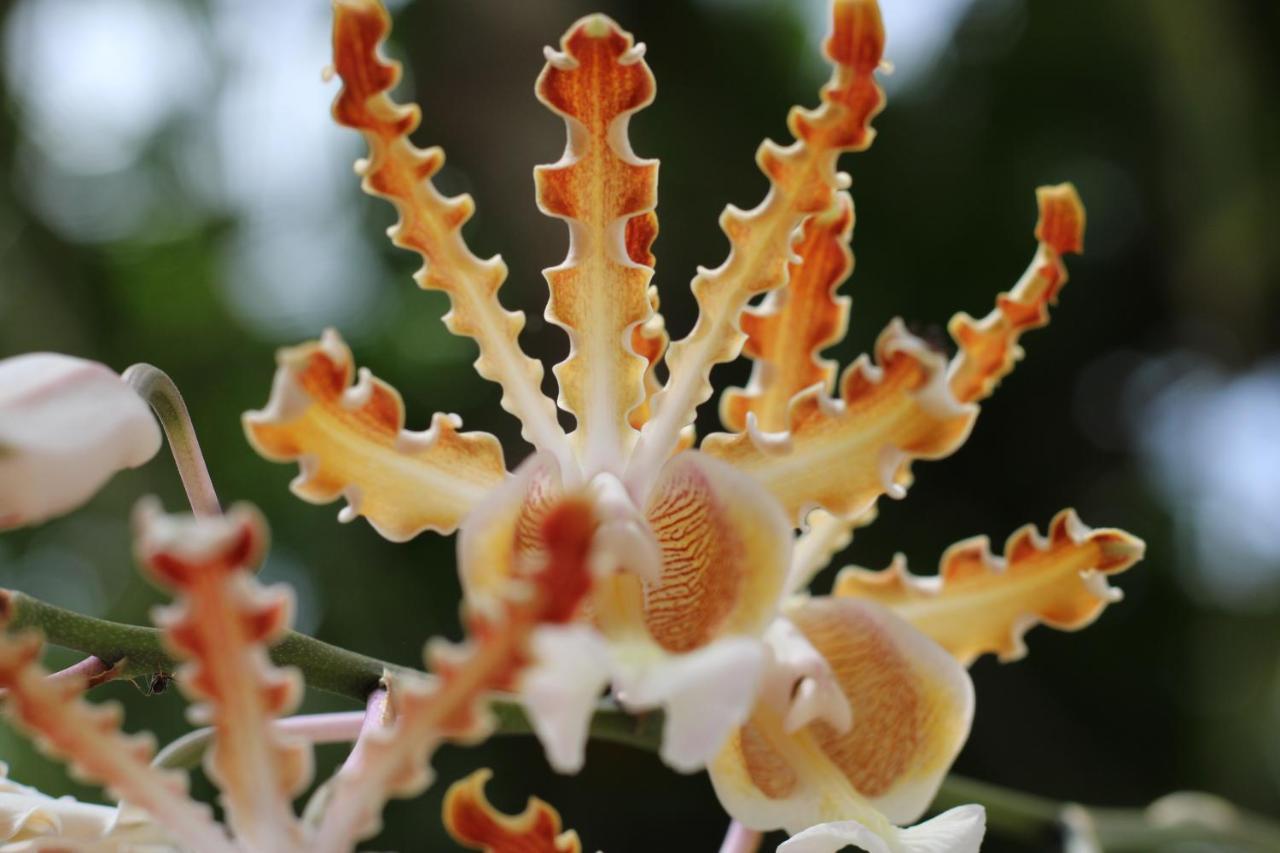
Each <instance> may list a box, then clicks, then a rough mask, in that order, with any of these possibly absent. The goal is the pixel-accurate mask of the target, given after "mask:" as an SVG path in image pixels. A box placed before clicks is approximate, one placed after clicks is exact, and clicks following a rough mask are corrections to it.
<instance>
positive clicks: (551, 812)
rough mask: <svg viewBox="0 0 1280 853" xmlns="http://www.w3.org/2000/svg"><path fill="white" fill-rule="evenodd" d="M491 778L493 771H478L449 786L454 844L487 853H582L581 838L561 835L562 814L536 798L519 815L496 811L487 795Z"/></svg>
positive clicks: (447, 809) (448, 819) (447, 821)
mask: <svg viewBox="0 0 1280 853" xmlns="http://www.w3.org/2000/svg"><path fill="white" fill-rule="evenodd" d="M492 776H493V773H492V771H489V770H477V771H475V772H474V773H472V774H471V775H470V776H467V777H466V778H465V779H460V780H458V781H457V782H454V783H453V784H452V785H450V786H449V791H448V793H447V794H445V796H444V825H445V828H446V829H448V830H449V835H451V836H452V837H453V840H454V841H456V842H458V843H459V844H461V845H463V846H464V847H467V848H469V849H472V850H482V851H485V853H580V851H581V850H582V845H581V844H580V843H579V842H578V834H577V833H576V832H574V831H573V830H569V831H567V832H562V831H561V829H560V814H559V813H558V812H557V811H556V810H555V809H554V808H553V807H551V806H549V805H547V804H546V803H545V802H543V801H542V800H539V799H538V798H537V797H531V798H530V799H529V803H528V805H526V806H525V808H524V811H523V812H521V813H520V814H518V815H514V816H513V815H506V814H503V813H502V812H500V811H498V810H497V809H495V808H494V807H493V804H492V803H490V802H489V798H488V797H486V796H485V793H484V785H485V782H487V781H489V779H490V778H491V777H492Z"/></svg>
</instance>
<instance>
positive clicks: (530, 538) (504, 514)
mask: <svg viewBox="0 0 1280 853" xmlns="http://www.w3.org/2000/svg"><path fill="white" fill-rule="evenodd" d="M563 497H564V485H563V483H562V481H561V477H560V467H559V466H558V465H557V464H556V461H555V459H554V458H553V457H552V456H550V455H548V454H542V453H539V454H534V455H533V456H531V457H529V458H528V459H526V460H525V461H524V462H523V463H521V465H520V467H519V468H517V469H516V471H515V473H514V474H513V475H512V476H510V477H508V478H507V480H506V481H505V482H504V483H502V484H501V485H500V486H498V487H497V488H496V489H494V490H493V491H492V492H490V493H489V494H488V495H486V496H485V498H484V500H483V501H481V502H480V503H479V504H478V505H477V506H476V507H475V509H474V510H473V511H472V512H471V513H470V514H469V515H468V516H467V517H466V518H465V519H464V520H463V522H462V527H461V529H460V530H459V533H458V574H459V577H460V578H461V581H462V591H463V594H464V598H465V600H466V601H468V602H470V603H473V604H474V603H478V602H484V601H492V600H494V599H496V598H499V597H501V596H502V594H503V593H504V591H505V589H506V584H507V583H508V582H509V581H510V580H511V578H512V577H514V576H516V575H517V574H519V573H520V569H521V567H522V566H523V567H528V566H536V565H539V564H540V563H541V562H542V561H543V560H544V559H545V543H544V542H543V541H542V530H543V528H542V523H543V521H544V520H545V518H546V514H547V513H548V512H549V511H550V510H551V509H552V507H553V506H554V505H555V504H556V503H557V502H559V501H560V500H561V498H563Z"/></svg>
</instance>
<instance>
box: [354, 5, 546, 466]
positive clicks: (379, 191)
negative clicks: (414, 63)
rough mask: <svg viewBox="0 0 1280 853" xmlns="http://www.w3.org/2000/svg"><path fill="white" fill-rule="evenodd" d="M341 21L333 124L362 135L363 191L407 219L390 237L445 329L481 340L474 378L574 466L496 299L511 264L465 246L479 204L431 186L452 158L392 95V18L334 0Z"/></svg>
mask: <svg viewBox="0 0 1280 853" xmlns="http://www.w3.org/2000/svg"><path fill="white" fill-rule="evenodd" d="M333 15H334V17H333V65H334V70H335V71H336V72H337V74H338V76H339V77H341V78H342V83H343V88H342V91H341V92H339V94H338V98H337V100H336V101H335V102H334V104H333V116H334V119H336V120H337V122H338V123H339V124H341V125H344V126H346V127H350V128H354V129H355V130H358V131H360V132H361V134H362V135H363V136H364V138H365V141H366V142H367V143H368V145H369V157H368V159H365V160H360V161H358V162H357V163H356V171H357V172H358V173H359V174H360V175H361V176H362V177H363V184H362V185H363V187H364V189H365V191H366V192H368V193H369V194H370V195H376V196H379V197H381V198H385V199H387V200H389V201H390V202H392V204H394V205H395V207H396V210H397V211H398V212H399V214H400V221H399V222H397V223H396V224H395V225H394V226H392V227H391V229H390V231H389V232H388V233H389V234H390V236H391V240H392V242H393V243H395V244H396V245H397V246H400V247H402V248H405V249H409V250H411V251H414V252H417V253H418V254H419V255H421V256H422V260H423V266H422V269H421V270H419V271H418V274H417V281H418V284H419V286H420V287H423V288H427V289H431V290H441V291H444V292H445V293H446V294H448V296H449V299H450V300H451V302H452V305H453V308H452V310H451V311H450V312H449V313H448V314H447V315H446V316H445V325H446V326H448V328H449V331H451V332H453V333H454V334H455V335H465V336H467V337H470V338H473V339H474V340H475V342H476V344H477V345H478V346H479V348H480V357H479V358H478V359H477V360H476V363H475V367H476V371H477V372H478V373H479V374H480V375H481V376H483V377H484V378H486V379H491V380H493V381H494V382H497V383H498V384H499V385H500V386H501V387H502V391H503V395H502V407H503V408H504V409H506V410H507V411H508V412H510V413H511V414H513V415H515V416H516V417H517V418H519V419H520V422H521V424H522V426H523V429H524V431H523V434H524V437H525V438H526V439H527V440H528V441H529V442H530V443H532V444H533V445H534V446H535V447H537V448H539V449H541V450H547V451H549V452H552V453H554V454H555V455H556V457H557V458H558V459H559V460H560V461H561V464H566V465H567V464H568V463H569V461H570V459H571V457H570V455H569V449H568V442H567V441H566V438H565V435H564V431H563V430H562V429H561V428H560V425H559V423H557V421H556V411H555V404H554V403H553V402H552V401H551V400H550V399H548V398H547V397H546V396H545V395H544V394H543V393H542V390H541V383H542V364H541V363H539V362H538V361H537V360H536V359H533V358H530V357H529V356H527V355H525V353H524V352H523V351H521V349H520V344H519V342H518V340H517V339H518V337H519V335H520V330H521V329H522V328H524V314H522V313H521V312H519V311H508V310H506V309H505V308H503V307H502V303H501V302H500V301H499V300H498V289H499V288H500V287H501V286H502V283H503V281H504V280H505V279H506V277H507V267H506V264H504V263H503V262H502V259H501V258H500V257H496V256H495V257H493V258H489V259H488V260H481V259H479V258H477V257H476V256H475V255H474V254H472V252H471V250H470V249H469V248H468V247H467V244H466V241H465V240H463V238H462V226H463V224H465V223H466V221H467V220H468V219H470V218H471V215H472V213H473V212H474V211H475V205H474V203H473V202H472V200H471V197H470V196H467V195H460V196H455V197H453V198H446V197H445V196H443V195H441V194H440V192H439V191H438V190H437V189H436V187H435V185H434V184H433V183H432V182H431V178H432V176H433V175H435V174H436V172H438V171H440V167H441V166H443V165H444V152H443V151H442V150H441V149H439V148H428V149H426V150H423V149H420V148H417V147H416V146H414V144H413V143H412V142H410V141H409V135H410V134H411V133H412V132H413V131H414V130H415V129H416V128H417V127H418V123H419V121H420V120H421V111H420V110H419V109H418V108H417V107H416V106H402V105H400V104H397V103H396V102H395V101H393V100H392V99H391V97H390V96H389V95H388V92H390V91H391V89H393V88H394V87H395V85H396V83H397V81H399V79H400V65H399V63H395V62H387V61H384V60H383V59H382V58H381V57H380V56H379V50H378V47H379V45H380V44H381V43H382V41H383V40H384V39H385V38H386V37H387V33H388V32H390V30H391V18H390V16H389V15H388V14H387V10H386V9H385V8H383V6H382V4H381V3H380V2H377V0H335V2H334V4H333Z"/></svg>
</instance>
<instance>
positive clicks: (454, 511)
mask: <svg viewBox="0 0 1280 853" xmlns="http://www.w3.org/2000/svg"><path fill="white" fill-rule="evenodd" d="M277 360H278V361H279V363H280V366H279V368H278V369H277V370H276V377H275V382H274V384H273V386H272V389H271V399H270V400H269V401H268V402H267V405H266V407H265V408H264V409H262V410H261V411H256V412H248V413H246V414H245V416H244V419H243V420H244V429H245V434H246V435H247V436H248V438H249V441H250V443H251V444H252V445H253V446H254V448H255V449H256V450H257V451H258V452H259V453H261V454H262V455H263V456H265V457H266V458H268V459H271V460H273V461H276V462H289V461H297V462H298V463H299V466H300V468H301V473H300V474H299V476H298V478H297V479H295V480H294V481H293V484H292V489H293V491H294V493H295V494H296V495H298V496H299V497H301V498H302V499H303V500H307V501H311V502H312V503H328V502H329V501H332V500H336V499H337V498H338V497H340V496H343V497H346V499H347V508H346V509H344V510H343V511H342V514H341V515H340V516H339V518H341V519H342V520H344V521H349V520H351V519H353V518H355V517H356V516H358V515H363V516H365V517H366V518H368V519H369V523H370V524H372V525H373V527H374V529H376V530H377V531H378V532H379V533H381V534H382V535H383V536H385V537H386V538H388V539H391V540H393V541H396V542H401V541H404V540H406V539H410V538H412V537H414V536H416V535H417V534H419V533H421V532H422V531H423V530H436V531H439V532H441V533H451V532H452V531H453V530H455V529H456V528H457V526H458V523H459V522H460V521H461V520H462V518H463V517H464V516H465V515H466V514H467V512H468V511H470V509H471V508H472V507H473V506H475V505H476V504H477V503H479V502H480V500H481V499H482V498H483V497H484V496H485V495H486V494H488V493H489V492H490V491H491V490H492V489H494V488H496V487H497V486H498V485H499V484H500V483H501V482H502V480H503V477H504V476H505V469H504V467H503V462H502V447H501V446H500V445H499V444H498V441H497V439H495V438H494V437H493V436H491V435H489V434H488V433H480V432H465V433H464V432H458V427H459V426H461V422H460V421H459V420H458V419H457V417H456V416H453V415H440V414H437V415H436V416H435V417H434V418H432V423H431V428H430V429H428V430H425V431H424V432H410V431H408V430H406V429H405V428H404V403H403V402H402V401H401V399H400V395H399V394H398V393H396V390H395V389H394V388H392V387H391V386H390V385H387V384H386V383H385V382H383V381H382V380H380V379H376V378H374V377H373V376H372V375H371V374H369V373H368V371H367V370H363V369H362V370H361V372H360V380H359V382H357V383H356V384H355V385H354V386H353V385H352V384H351V381H352V378H353V373H354V372H355V368H354V365H353V364H352V358H351V350H350V349H348V347H347V345H346V344H345V343H343V341H342V339H341V338H340V337H339V336H338V334H337V333H336V332H334V331H333V330H329V331H328V332H326V333H325V335H324V337H323V338H322V339H321V340H320V341H319V342H316V343H309V344H303V345H301V346H297V347H292V348H290V349H285V350H281V352H280V353H279V355H278V357H277Z"/></svg>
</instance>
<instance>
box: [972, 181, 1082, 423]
mask: <svg viewBox="0 0 1280 853" xmlns="http://www.w3.org/2000/svg"><path fill="white" fill-rule="evenodd" d="M1036 203H1037V205H1038V206H1039V209H1040V218H1039V220H1038V221H1037V222H1036V230H1035V235H1036V240H1038V241H1039V243H1040V245H1039V247H1038V248H1037V249H1036V254H1035V257H1034V258H1032V260H1031V266H1029V267H1028V268H1027V271H1026V272H1025V273H1023V275H1022V278H1021V279H1019V280H1018V283H1017V284H1016V285H1014V288H1013V290H1011V291H1010V292H1008V293H1002V294H1000V296H999V298H998V299H997V300H996V307H995V308H994V309H993V310H992V311H991V313H990V314H988V315H987V316H986V317H984V318H982V320H974V319H973V318H972V317H970V316H969V315H968V314H965V313H964V312H961V313H959V314H957V315H956V316H954V317H952V318H951V323H950V324H949V326H948V328H949V330H950V332H951V336H952V337H953V338H955V340H956V343H957V344H958V345H959V347H960V351H959V353H958V354H957V355H956V358H955V360H954V362H953V363H952V365H951V376H950V382H951V389H952V391H953V392H954V393H955V395H956V398H957V399H959V400H962V401H965V402H969V401H977V400H982V399H983V398H985V397H988V396H990V394H991V392H992V391H994V390H995V388H996V386H997V385H998V384H1000V380H1001V379H1003V378H1004V377H1005V376H1007V375H1008V374H1009V372H1010V371H1011V370H1013V366H1014V364H1015V363H1017V361H1018V359H1020V358H1022V348H1021V347H1019V346H1018V339H1019V338H1020V337H1021V336H1022V333H1023V332H1026V331H1029V330H1031V329H1039V328H1041V327H1043V326H1045V325H1047V324H1048V322H1049V306H1050V305H1053V304H1054V303H1055V302H1056V301H1057V298H1058V293H1059V292H1060V291H1061V290H1062V286H1063V285H1064V284H1066V281H1067V268H1066V265H1065V264H1063V262H1062V256H1063V255H1064V254H1066V253H1068V252H1071V253H1074V254H1079V252H1080V251H1081V250H1082V249H1083V248H1084V220H1085V216H1084V205H1082V204H1081V203H1080V196H1079V195H1077V194H1076V189H1075V187H1073V186H1072V185H1071V184H1058V185H1057V186H1046V187H1040V188H1039V189H1037V190H1036Z"/></svg>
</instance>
